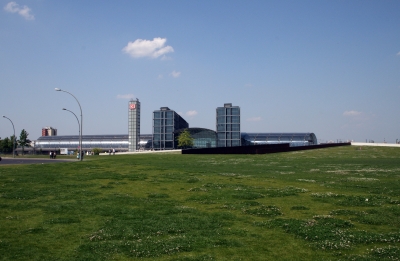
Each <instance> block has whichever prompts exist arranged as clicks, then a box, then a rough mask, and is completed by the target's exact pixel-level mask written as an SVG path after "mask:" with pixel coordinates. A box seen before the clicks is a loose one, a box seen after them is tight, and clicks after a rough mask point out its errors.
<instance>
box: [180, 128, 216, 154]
mask: <svg viewBox="0 0 400 261" xmlns="http://www.w3.org/2000/svg"><path fill="white" fill-rule="evenodd" d="M184 130H188V132H189V133H190V136H191V137H192V138H193V147H192V148H194V149H199V148H215V147H216V146H217V133H216V132H215V131H213V130H209V129H205V128H187V129H180V130H177V131H175V136H176V137H178V136H179V135H180V134H181V133H182V132H183V131H184ZM177 147H178V142H177V141H175V148H177Z"/></svg>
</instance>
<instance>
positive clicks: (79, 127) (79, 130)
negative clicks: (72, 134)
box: [63, 108, 82, 158]
mask: <svg viewBox="0 0 400 261" xmlns="http://www.w3.org/2000/svg"><path fill="white" fill-rule="evenodd" d="M63 110H64V111H69V112H70V113H72V114H73V115H74V116H75V118H76V120H77V122H78V132H79V137H80V136H81V124H80V123H79V120H78V117H77V116H76V114H75V113H73V112H72V111H70V110H68V109H65V108H63ZM81 157H82V154H81V155H79V158H81Z"/></svg>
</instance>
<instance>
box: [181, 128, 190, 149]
mask: <svg viewBox="0 0 400 261" xmlns="http://www.w3.org/2000/svg"><path fill="white" fill-rule="evenodd" d="M177 140H178V147H180V148H184V149H185V148H190V147H193V145H194V143H193V141H194V139H193V138H192V136H191V135H190V133H189V131H188V129H185V130H184V131H182V132H181V134H180V135H179V136H178V138H177Z"/></svg>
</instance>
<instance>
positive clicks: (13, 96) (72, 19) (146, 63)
mask: <svg viewBox="0 0 400 261" xmlns="http://www.w3.org/2000/svg"><path fill="white" fill-rule="evenodd" d="M0 4H1V11H0V79H1V81H0V90H1V93H0V114H1V115H6V116H7V117H9V118H10V119H12V121H13V122H14V125H15V128H16V133H17V135H18V136H19V133H20V131H21V130H22V129H25V130H27V131H28V132H29V134H30V135H29V137H30V138H31V139H33V140H34V139H37V138H38V137H39V136H40V135H41V129H42V127H45V126H52V127H54V128H57V129H58V134H59V135H75V134H77V133H78V125H77V122H76V119H75V117H74V116H73V115H72V114H71V113H69V112H66V111H63V110H62V108H67V109H69V110H71V111H74V112H75V114H76V115H78V116H79V107H78V105H77V103H76V101H75V100H74V99H73V97H72V96H70V95H68V94H66V93H62V92H56V91H54V88H61V89H63V90H66V91H69V92H71V93H73V94H74V95H75V96H76V97H77V98H78V100H79V101H80V103H81V105H82V110H83V134H127V132H128V122H127V118H128V101H129V99H130V98H139V100H140V102H141V109H142V110H141V133H151V125H152V112H153V111H154V110H157V109H159V108H160V107H163V106H167V107H169V108H171V109H173V110H175V111H177V112H179V113H180V114H181V115H182V116H183V117H184V118H185V119H186V120H187V121H188V122H189V125H190V127H204V128H209V129H214V130H215V109H216V107H219V106H223V104H224V103H232V104H233V105H237V106H240V107H241V126H242V131H243V132H314V133H315V134H316V136H317V138H318V139H319V140H320V141H322V142H324V141H328V140H334V141H336V140H337V139H341V140H354V141H365V140H367V139H368V140H374V141H375V142H383V141H384V140H385V141H387V142H395V141H396V139H400V132H399V130H400V120H399V117H398V114H399V109H400V105H399V104H400V1H398V0H393V1H390V0H384V1H369V0H361V1H348V0H347V1H340V0H335V1H333V0H332V1H326V0H315V1H297V0H296V1H285V0H283V1H266V0H265V1H264V0H260V1H256V0H254V1H235V0H229V1H183V0H181V1H179V0H177V1H166V0H163V1H152V0H150V1H122V0H121V1H120V0H115V1H94V0H85V1H77V0H70V1H50V0H23V1H22V0H17V1H3V0H0ZM10 135H12V126H11V124H10V122H9V121H8V120H6V119H4V118H2V120H1V124H0V137H2V138H4V137H6V136H10Z"/></svg>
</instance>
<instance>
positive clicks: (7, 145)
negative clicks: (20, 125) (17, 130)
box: [0, 135, 15, 153]
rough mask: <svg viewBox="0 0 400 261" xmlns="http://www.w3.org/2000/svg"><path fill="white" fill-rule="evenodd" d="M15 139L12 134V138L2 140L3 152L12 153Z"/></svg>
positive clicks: (0, 145)
mask: <svg viewBox="0 0 400 261" xmlns="http://www.w3.org/2000/svg"><path fill="white" fill-rule="evenodd" d="M14 139H15V137H14V135H12V136H10V138H8V137H6V138H4V139H3V140H1V142H0V151H1V152H3V153H10V152H12V151H13V140H14Z"/></svg>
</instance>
